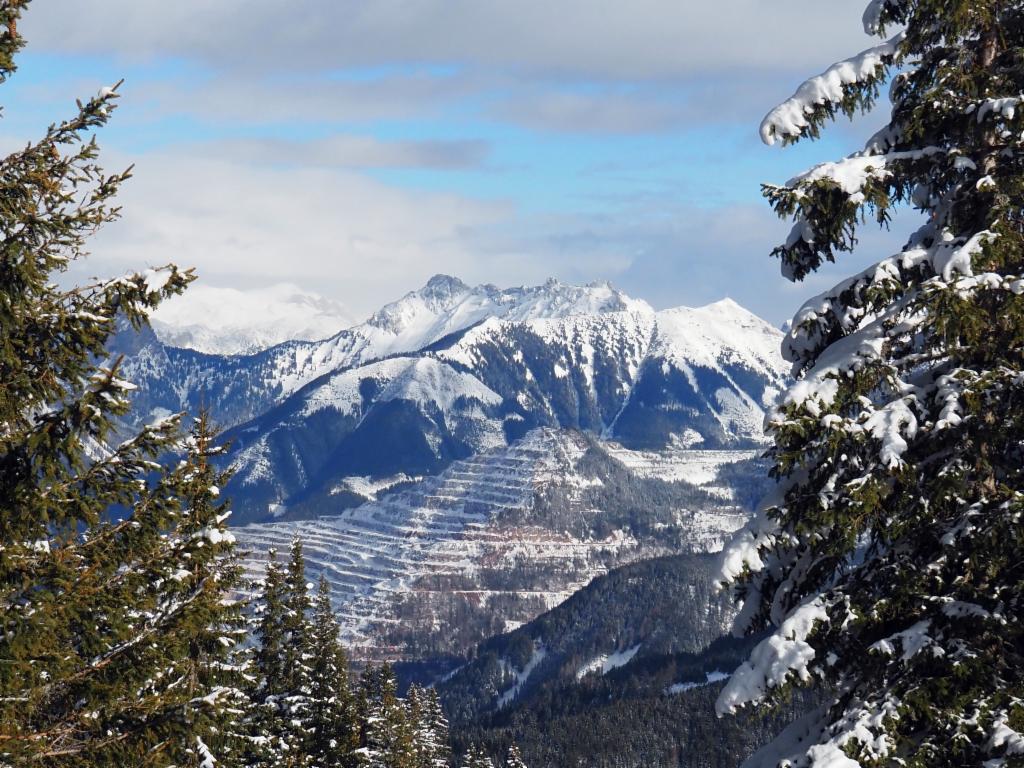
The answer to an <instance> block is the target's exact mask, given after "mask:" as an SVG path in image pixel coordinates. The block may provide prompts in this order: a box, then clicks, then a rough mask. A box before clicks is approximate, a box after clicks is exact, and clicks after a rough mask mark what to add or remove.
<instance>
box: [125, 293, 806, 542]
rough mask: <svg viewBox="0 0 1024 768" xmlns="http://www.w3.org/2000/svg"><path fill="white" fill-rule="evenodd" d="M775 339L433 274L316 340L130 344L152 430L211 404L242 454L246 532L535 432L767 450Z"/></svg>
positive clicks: (238, 459)
mask: <svg viewBox="0 0 1024 768" xmlns="http://www.w3.org/2000/svg"><path fill="white" fill-rule="evenodd" d="M780 338H781V334H780V332H779V331H778V330H777V329H775V328H773V327H772V326H771V325H770V324H768V323H767V322H765V321H763V320H761V319H760V318H758V317H756V316H755V315H753V314H751V313H749V312H747V311H746V310H744V309H743V308H742V307H740V306H739V305H737V304H736V303H734V302H732V301H730V300H724V301H720V302H717V303H715V304H710V305H708V306H706V307H701V308H697V309H690V308H685V307H680V308H677V309H671V310H665V311H660V312H659V311H655V310H653V309H652V308H651V307H650V306H649V305H648V304H646V303H645V302H642V301H639V300H635V299H631V298H630V297H628V296H626V295H625V294H623V293H622V292H621V291H618V290H617V289H615V288H613V287H612V286H610V285H608V284H605V283H600V284H592V285H588V286H572V285H566V284H564V283H560V282H558V281H554V280H551V281H548V282H547V283H545V284H544V285H541V286H536V287H528V288H512V289H499V288H496V287H494V286H491V285H482V286H476V287H470V286H468V285H466V284H465V283H463V282H462V281H460V280H458V279H456V278H453V277H449V276H445V275H438V276H435V277H433V278H431V280H430V281H429V282H428V283H427V284H426V285H425V286H424V287H423V288H421V289H419V290H417V291H413V292H411V293H409V294H407V295H406V296H404V297H402V298H401V299H399V300H398V301H395V302H393V303H391V304H388V305H387V306H385V307H383V308H382V309H381V310H380V311H378V312H377V313H376V314H374V315H373V316H372V317H371V318H370V319H369V320H367V321H366V322H364V323H360V324H357V325H354V326H352V327H350V328H347V329H344V330H341V331H340V332H338V333H336V334H334V335H333V336H331V337H329V338H327V339H325V340H322V341H311V342H310V341H288V342H285V343H282V344H279V345H276V346H273V347H270V348H269V349H266V350H264V351H261V352H258V353H255V354H251V355H241V356H231V355H211V354H204V353H201V352H198V351H196V350H191V349H182V348H178V347H174V346H171V345H169V344H166V343H164V342H161V341H160V339H159V337H158V336H157V335H156V334H154V333H152V332H147V331H143V332H142V333H141V334H137V335H136V334H130V333H126V334H124V335H123V336H122V337H121V338H120V339H119V340H118V343H117V351H122V352H126V353H128V354H127V357H126V361H125V363H124V369H123V372H124V374H125V375H126V376H127V377H128V378H129V379H131V380H132V381H133V382H135V383H136V384H137V385H139V387H140V389H139V392H138V394H137V405H138V406H139V409H140V412H141V413H144V414H147V418H152V417H155V416H159V415H161V414H163V413H166V412H171V411H177V410H181V409H187V410H191V411H195V410H197V409H198V408H199V407H207V408H209V409H210V410H211V412H212V415H213V417H214V419H215V420H216V421H217V423H219V424H220V425H222V426H224V427H228V428H229V429H228V432H227V436H228V437H229V438H230V439H231V440H232V442H233V451H232V454H231V460H232V464H233V467H234V469H235V470H236V474H235V478H234V480H233V482H232V485H231V487H230V488H229V489H228V490H229V492H230V493H231V495H232V497H233V499H234V500H235V505H236V515H237V517H238V519H239V521H242V522H249V521H257V520H268V519H273V518H275V517H277V516H280V515H281V514H283V513H288V514H290V515H292V516H309V515H314V514H321V513H323V512H325V511H327V510H328V508H330V509H333V510H334V511H337V510H340V509H342V508H344V507H346V506H354V505H357V504H359V503H362V502H365V501H367V500H368V498H369V496H368V495H367V494H364V493H363V492H361V491H360V488H366V487H375V486H379V485H380V484H381V483H383V484H384V485H385V486H386V485H388V484H395V483H397V482H399V481H400V480H401V478H405V477H421V476H426V475H434V474H437V473H438V472H440V471H441V470H443V469H444V468H445V467H446V466H448V465H449V464H450V463H451V462H452V461H456V460H460V459H466V458H468V457H470V456H472V455H474V454H476V453H478V452H480V451H484V450H489V449H493V448H496V447H499V446H502V445H507V444H509V443H511V442H514V441H515V440H518V439H519V438H521V437H523V436H524V435H526V434H527V433H528V432H530V431H531V430H533V429H535V428H538V427H555V428H565V429H575V430H581V431H584V432H588V433H590V434H593V435H596V436H599V437H602V438H605V439H614V440H616V441H618V442H620V443H622V444H624V445H626V446H627V447H630V448H650V449H659V448H664V447H666V446H669V445H677V446H678V445H682V446H687V445H688V446H694V447H696V446H700V447H702V448H737V447H750V446H754V445H757V444H759V443H760V442H761V440H762V433H761V421H762V419H763V408H764V406H765V404H766V403H767V402H769V401H770V400H771V398H772V397H774V395H775V393H776V392H777V391H778V390H779V389H780V388H781V387H782V386H783V384H784V382H785V378H786V367H785V366H784V364H783V362H782V361H781V359H780V357H779V355H778V352H777V350H778V347H779V342H780Z"/></svg>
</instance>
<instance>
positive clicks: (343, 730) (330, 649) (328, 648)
mask: <svg viewBox="0 0 1024 768" xmlns="http://www.w3.org/2000/svg"><path fill="white" fill-rule="evenodd" d="M310 633H311V635H310V639H309V642H308V647H309V654H310V672H311V674H310V693H309V717H308V721H307V722H308V727H309V736H308V739H307V746H306V749H307V752H308V754H309V755H310V758H311V759H312V761H313V765H314V766H316V768H340V767H341V766H347V765H349V764H350V763H351V762H352V754H353V753H354V752H355V750H356V749H357V748H358V746H359V742H358V731H357V730H356V723H355V717H356V714H355V701H354V699H353V697H352V693H351V691H350V690H349V680H348V659H347V658H346V657H345V652H344V650H343V649H342V647H341V642H340V641H339V639H338V622H337V619H335V617H334V609H333V607H332V606H331V592H330V585H329V584H328V582H327V578H326V577H325V576H323V575H321V576H320V582H319V585H318V587H317V593H316V598H315V599H314V601H313V620H312V622H311V623H310Z"/></svg>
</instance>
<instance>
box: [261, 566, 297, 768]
mask: <svg viewBox="0 0 1024 768" xmlns="http://www.w3.org/2000/svg"><path fill="white" fill-rule="evenodd" d="M286 597H287V587H286V584H285V573H284V570H283V569H282V568H281V565H280V564H279V563H278V561H277V551H276V550H274V549H271V550H269V551H268V552H267V569H266V575H265V577H264V581H263V591H262V594H261V596H260V600H259V605H258V608H257V612H256V614H255V616H254V620H255V622H256V627H255V631H254V633H253V635H254V638H255V640H256V642H257V646H256V647H257V650H256V653H255V667H256V677H257V686H256V692H255V697H254V698H255V702H256V707H257V710H258V711H257V714H256V716H255V725H254V730H255V732H256V733H257V735H258V736H261V737H262V738H263V739H266V743H265V750H266V754H267V760H268V761H269V763H270V765H273V766H280V765H286V764H287V761H288V759H289V753H290V752H291V751H292V750H293V749H294V738H292V736H291V729H290V727H289V726H290V723H289V722H288V720H287V719H286V718H285V716H284V710H285V706H286V705H285V699H286V697H287V695H288V692H289V690H290V689H289V683H290V681H289V676H288V674H287V673H286V666H285V659H284V648H285V645H286V630H285V615H286V613H287V610H288V609H287V606H286V605H285V600H286Z"/></svg>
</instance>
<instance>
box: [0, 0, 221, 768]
mask: <svg viewBox="0 0 1024 768" xmlns="http://www.w3.org/2000/svg"><path fill="white" fill-rule="evenodd" d="M26 5H27V1H26V0H8V1H7V2H4V3H0V80H5V79H6V78H7V77H8V76H9V75H10V74H11V73H12V72H13V69H14V64H13V57H14V54H15V53H16V51H17V50H18V48H19V47H20V45H21V39H20V38H19V36H18V34H17V21H18V18H19V14H20V12H21V11H22V10H23V8H24V7H25V6H26ZM116 97H117V95H116V93H115V89H113V88H105V89H104V90H103V91H101V93H100V94H99V95H98V96H96V97H95V98H93V99H90V100H88V101H86V102H84V103H82V104H80V105H79V107H78V112H77V114H76V115H75V116H74V117H72V118H71V119H70V120H67V121H65V122H61V123H58V124H55V125H53V126H52V127H51V128H50V129H49V130H48V131H47V133H46V135H45V136H44V137H43V138H42V139H40V140H39V141H37V142H34V143H30V144H28V145H26V146H24V147H23V148H21V149H19V150H18V151H16V152H14V153H12V154H10V155H7V156H6V157H4V158H3V159H2V160H0V230H2V232H3V236H2V238H0V765H5V766H10V765H40V766H65V765H67V766H90V765H141V764H144V763H149V764H154V765H156V764H172V763H173V764H177V765H199V764H205V763H207V762H208V760H209V759H210V758H215V759H217V760H218V761H219V764H222V765H225V766H227V765H231V761H232V757H231V750H230V745H229V744H228V741H229V739H228V735H227V733H226V732H225V730H224V729H223V727H222V726H223V724H224V720H223V716H224V714H225V710H226V709H228V708H230V707H233V706H234V705H235V704H234V702H233V700H234V699H235V697H236V695H237V694H238V690H237V689H236V687H235V682H236V680H235V671H236V670H235V669H234V668H233V665H232V664H231V663H230V659H229V656H228V654H229V653H230V650H231V646H232V645H233V644H234V643H235V641H236V639H237V635H236V631H237V622H238V620H239V616H238V613H237V606H235V605H234V604H232V603H231V602H230V601H229V600H227V599H226V597H227V595H228V594H229V592H230V590H231V589H232V586H233V583H234V578H235V574H234V567H233V565H232V564H231V562H230V552H231V545H232V540H231V536H230V534H229V533H228V532H227V531H226V528H225V526H226V522H225V518H226V516H227V511H226V510H225V509H224V508H223V506H222V505H221V503H220V502H219V500H218V498H217V485H218V483H219V479H218V474H217V472H215V471H214V470H213V469H212V468H211V458H212V456H213V454H214V453H215V452H216V449H215V448H214V447H213V445H212V443H211V438H210V434H209V430H207V429H206V427H205V425H203V424H200V425H199V426H198V427H197V429H196V431H194V432H193V434H192V435H191V436H189V435H186V434H184V433H183V431H182V429H181V418H180V417H171V418H168V419H164V420H162V421H159V422H156V423H153V424H151V425H150V426H147V427H145V428H144V429H143V430H142V431H141V432H139V433H137V434H134V435H131V436H129V437H128V438H127V439H125V435H123V434H122V435H119V434H117V433H116V432H115V429H114V427H115V424H116V423H117V422H118V421H119V419H120V417H122V416H124V415H125V414H126V413H127V411H128V409H129V407H130V405H129V401H128V396H127V393H128V392H129V390H130V389H131V385H130V384H129V383H128V382H126V381H123V380H122V379H120V378H119V376H118V371H117V368H118V365H117V362H116V361H114V362H113V363H111V364H109V365H107V366H104V365H103V364H101V363H100V362H99V361H103V360H105V359H106V358H107V355H106V352H105V349H106V345H107V342H108V340H109V339H110V337H111V336H112V335H113V334H114V332H115V330H116V325H117V323H118V321H119V320H123V321H126V322H128V323H131V324H133V325H135V326H139V325H140V324H142V323H144V322H145V318H146V314H147V312H148V311H149V310H150V309H152V308H153V307H155V306H156V305H157V304H158V303H159V302H160V301H161V300H162V299H163V298H165V297H167V296H170V295H172V294H175V293H178V292H180V291H181V290H182V289H183V288H184V287H185V286H186V284H187V283H188V282H189V280H190V279H191V277H190V276H189V275H188V274H187V273H182V272H179V271H178V270H177V269H176V268H174V267H168V268H166V269H162V270H148V271H146V272H144V273H140V274H132V275H128V276H125V277H122V278H119V279H115V280H108V281H102V282H97V283H94V284H92V285H82V286H78V287H73V288H66V287H64V288H62V287H59V285H58V283H59V282H60V281H59V280H58V279H57V275H58V274H59V273H61V272H64V271H65V270H66V269H67V268H68V265H69V264H70V263H71V262H72V261H74V260H75V259H78V258H79V257H81V256H82V255H83V253H84V248H85V243H86V239H87V237H88V236H89V235H90V234H91V233H93V232H94V231H95V230H96V229H97V228H98V227H100V226H102V225H104V224H106V223H108V222H110V221H112V220H113V219H115V218H116V217H117V213H118V211H117V208H116V207H114V203H113V198H114V196H115V194H116V193H117V191H118V188H119V187H120V185H121V183H122V182H124V181H125V180H126V179H127V177H128V175H127V174H126V173H122V174H114V175H107V174H105V173H104V172H103V171H102V170H101V169H100V167H99V166H98V164H97V160H96V159H97V155H98V150H97V147H96V144H95V141H94V139H92V138H90V136H91V134H92V133H93V132H94V131H95V130H96V129H98V128H100V127H101V126H102V125H103V124H104V123H105V122H106V121H107V119H108V117H109V115H110V113H111V111H112V109H113V107H114V102H115V100H116ZM167 455H177V456H181V457H183V458H182V459H181V461H180V462H178V460H177V459H175V460H173V461H171V462H170V463H169V468H165V467H162V466H161V465H160V464H159V463H157V460H158V459H159V458H161V457H164V456H167Z"/></svg>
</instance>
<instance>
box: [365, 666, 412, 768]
mask: <svg viewBox="0 0 1024 768" xmlns="http://www.w3.org/2000/svg"><path fill="white" fill-rule="evenodd" d="M358 700H359V710H360V712H359V719H360V732H361V739H360V748H359V750H357V757H358V761H359V765H363V766H367V767H368V768H412V767H413V766H415V764H416V753H415V746H414V738H415V737H414V727H413V726H412V724H410V722H409V718H408V714H407V711H406V706H405V704H404V702H403V701H402V700H401V699H400V698H399V697H398V681H397V680H396V679H395V673H394V670H392V668H391V665H390V664H387V663H385V664H383V665H382V666H380V667H376V668H368V669H367V670H365V671H364V672H363V675H362V678H361V679H360V692H359V697H358Z"/></svg>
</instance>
